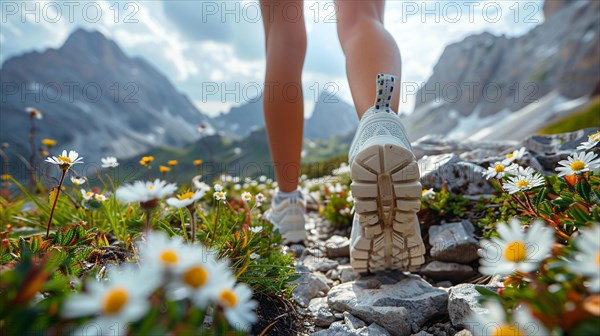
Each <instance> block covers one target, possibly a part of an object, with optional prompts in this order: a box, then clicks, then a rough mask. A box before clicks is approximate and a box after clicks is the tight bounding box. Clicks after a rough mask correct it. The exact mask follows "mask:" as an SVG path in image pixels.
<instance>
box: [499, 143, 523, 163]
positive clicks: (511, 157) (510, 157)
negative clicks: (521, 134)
mask: <svg viewBox="0 0 600 336" xmlns="http://www.w3.org/2000/svg"><path fill="white" fill-rule="evenodd" d="M525 150H526V149H525V147H521V148H520V149H517V150H515V151H513V152H512V153H508V154H506V158H505V159H504V160H502V163H503V164H504V165H505V166H507V165H509V164H511V163H513V162H514V161H519V160H521V159H522V158H523V155H525Z"/></svg>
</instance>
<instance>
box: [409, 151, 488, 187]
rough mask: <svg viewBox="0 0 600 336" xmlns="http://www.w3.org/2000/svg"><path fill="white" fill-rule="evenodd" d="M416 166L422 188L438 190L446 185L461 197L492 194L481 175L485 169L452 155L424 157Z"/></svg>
mask: <svg viewBox="0 0 600 336" xmlns="http://www.w3.org/2000/svg"><path fill="white" fill-rule="evenodd" d="M418 164H419V170H420V172H421V184H422V185H423V188H427V189H431V188H433V189H435V190H440V189H441V188H442V186H443V185H445V184H446V183H447V185H448V189H449V190H450V191H451V192H453V193H457V194H461V195H479V194H489V193H492V192H493V188H492V186H491V185H490V184H489V182H488V181H487V180H486V179H485V177H483V175H482V173H483V172H484V171H485V169H483V168H482V167H480V166H478V165H476V164H474V163H471V162H467V161H464V160H462V159H460V158H459V157H458V156H456V155H454V154H441V155H432V156H424V157H422V158H421V159H420V160H419V161H418Z"/></svg>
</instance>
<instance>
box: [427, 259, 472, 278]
mask: <svg viewBox="0 0 600 336" xmlns="http://www.w3.org/2000/svg"><path fill="white" fill-rule="evenodd" d="M420 273H421V274H424V275H427V276H429V277H432V278H434V279H437V280H439V279H445V280H450V281H454V282H457V281H460V280H464V279H467V278H469V277H472V276H473V275H474V274H475V271H473V267H471V266H469V265H462V264H457V263H451V262H444V261H437V260H434V261H432V262H430V263H429V264H427V265H425V266H424V267H423V268H421V271H420Z"/></svg>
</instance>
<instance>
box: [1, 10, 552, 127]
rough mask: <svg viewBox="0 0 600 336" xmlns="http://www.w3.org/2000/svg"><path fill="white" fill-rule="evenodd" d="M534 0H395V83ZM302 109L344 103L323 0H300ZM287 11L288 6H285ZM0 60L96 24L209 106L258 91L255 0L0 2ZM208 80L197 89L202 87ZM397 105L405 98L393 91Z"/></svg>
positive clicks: (419, 78)
mask: <svg viewBox="0 0 600 336" xmlns="http://www.w3.org/2000/svg"><path fill="white" fill-rule="evenodd" d="M542 3H543V2H542V1H516V0H515V1H510V0H509V1H395V0H388V1H387V3H386V16H385V24H386V27H387V29H388V30H389V31H390V32H391V34H392V35H393V36H394V38H395V40H396V42H397V43H398V45H399V47H400V50H401V53H402V59H403V78H402V80H403V82H405V83H416V84H417V85H420V84H421V83H423V82H424V81H426V80H427V78H428V77H429V76H430V74H431V72H432V69H433V66H434V65H435V63H436V62H437V60H438V58H439V56H440V55H441V53H442V51H443V50H444V47H445V46H446V45H448V44H450V43H454V42H458V41H460V40H462V39H464V38H465V37H466V36H468V35H471V34H477V33H481V32H484V31H488V32H491V33H493V34H496V35H501V34H505V35H508V36H519V35H521V34H523V33H525V32H527V31H528V30H530V29H531V28H533V27H534V26H536V25H538V24H539V23H541V22H542V21H543V13H542ZM304 11H305V21H306V25H307V32H308V52H307V57H306V63H305V68H304V74H303V82H304V83H303V86H304V89H305V102H306V106H307V108H306V110H307V113H309V112H310V111H312V106H313V105H314V101H315V99H316V97H317V96H318V92H319V91H320V90H322V89H324V88H327V89H330V90H333V91H336V95H337V96H338V97H340V98H341V99H343V100H346V101H348V102H351V97H350V92H349V88H348V84H347V82H346V79H345V70H344V57H343V54H342V50H341V47H340V45H339V42H338V40H337V33H336V24H335V20H336V19H335V5H334V2H333V1H328V0H324V1H306V2H305V4H304ZM289 13H290V15H294V8H290V9H289ZM0 14H1V18H0V20H1V29H0V62H4V61H5V60H6V59H8V58H10V57H13V56H15V55H19V54H22V53H24V52H27V51H31V50H38V51H41V50H44V49H46V48H57V47H60V46H61V45H62V43H63V42H64V41H65V39H66V38H67V37H68V35H69V34H70V33H71V32H72V31H73V30H74V29H76V28H77V27H83V28H85V29H96V30H98V31H100V32H102V33H103V34H104V35H106V36H107V37H109V38H111V39H113V40H115V41H116V42H117V43H118V44H119V45H120V46H121V47H122V48H123V49H124V50H125V52H126V53H127V54H128V55H131V56H141V57H144V58H145V59H147V60H148V61H149V62H150V63H151V64H153V65H155V66H156V67H157V68H158V69H160V71H162V72H163V73H165V74H166V75H167V76H168V77H169V78H170V79H171V80H172V81H173V83H174V84H175V86H176V87H177V88H178V89H179V90H180V91H181V92H183V93H185V94H187V95H188V96H189V97H190V98H191V100H192V101H193V102H194V103H195V104H196V105H197V106H198V107H199V108H200V109H201V110H202V111H204V112H207V113H209V114H212V115H214V114H218V113H219V112H221V111H226V110H228V109H229V107H230V106H232V105H239V104H242V103H244V101H246V100H247V99H251V98H253V97H254V95H255V94H256V93H257V92H260V85H261V84H262V80H263V74H264V68H265V64H264V37H263V30H262V29H263V28H262V21H261V19H260V15H259V14H260V13H259V6H258V2H257V1H233V0H226V1H211V0H204V1H199V0H191V1H190V0H187V1H175V0H171V1H164V2H163V1H114V0H110V1H103V0H102V1H92V2H84V1H81V2H78V1H64V2H63V1H31V2H22V1H10V0H3V1H2V2H1V7H0ZM207 83H210V84H209V85H213V83H214V84H216V85H217V86H218V87H219V91H218V92H217V93H215V94H211V95H207V94H206V91H205V90H203V88H205V87H206V85H207ZM402 99H403V103H402V104H401V111H403V112H411V111H412V107H413V104H414V99H413V98H412V97H411V96H407V95H403V97H402Z"/></svg>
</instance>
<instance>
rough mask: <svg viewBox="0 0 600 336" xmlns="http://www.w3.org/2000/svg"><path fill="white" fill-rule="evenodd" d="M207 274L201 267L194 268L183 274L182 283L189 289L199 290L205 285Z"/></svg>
mask: <svg viewBox="0 0 600 336" xmlns="http://www.w3.org/2000/svg"><path fill="white" fill-rule="evenodd" d="M207 279H208V272H206V269H204V267H201V266H194V267H191V268H189V269H188V270H187V271H185V273H183V282H185V283H186V284H188V285H189V286H190V287H193V288H199V287H201V286H203V285H204V284H205V283H206V280H207Z"/></svg>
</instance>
